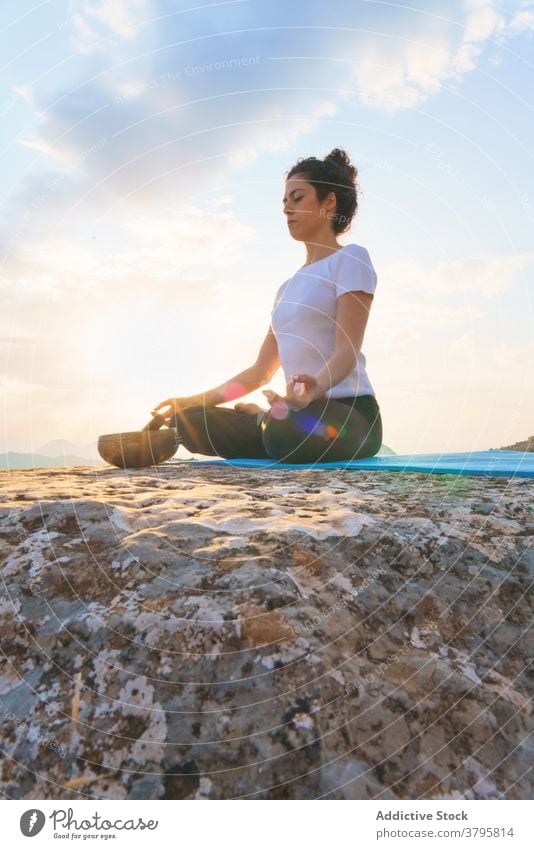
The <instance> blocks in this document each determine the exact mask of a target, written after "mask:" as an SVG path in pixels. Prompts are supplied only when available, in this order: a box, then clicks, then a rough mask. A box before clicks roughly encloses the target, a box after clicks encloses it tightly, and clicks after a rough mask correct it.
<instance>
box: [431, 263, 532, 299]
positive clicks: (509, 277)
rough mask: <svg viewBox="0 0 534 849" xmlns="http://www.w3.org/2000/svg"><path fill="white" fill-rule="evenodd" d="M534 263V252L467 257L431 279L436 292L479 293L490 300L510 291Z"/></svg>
mask: <svg viewBox="0 0 534 849" xmlns="http://www.w3.org/2000/svg"><path fill="white" fill-rule="evenodd" d="M532 262H534V253H532V252H531V253H528V252H527V253H522V254H513V255H509V256H493V257H464V258H462V259H458V260H453V261H452V262H444V263H440V264H439V265H438V266H437V267H436V268H435V269H434V270H433V271H432V274H431V276H430V280H429V284H430V286H431V287H432V288H433V290H434V291H439V292H442V293H444V294H453V293H455V292H477V293H478V294H480V295H484V296H485V297H487V298H490V297H493V296H494V295H498V294H501V293H502V292H505V291H506V290H507V289H509V288H510V286H511V285H512V283H513V282H514V280H515V278H516V275H517V274H519V273H520V272H522V271H524V270H525V269H526V268H527V267H528V266H529V265H530V264H531V263H532Z"/></svg>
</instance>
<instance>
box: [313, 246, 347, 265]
mask: <svg viewBox="0 0 534 849" xmlns="http://www.w3.org/2000/svg"><path fill="white" fill-rule="evenodd" d="M342 247H343V245H338V243H337V242H333V243H332V244H327V245H325V244H318V243H316V242H306V262H305V263H304V265H310V264H311V263H312V262H318V261H319V260H320V259H324V258H325V257H327V256H330V254H333V253H335V252H336V251H338V250H339V249H340V248H342Z"/></svg>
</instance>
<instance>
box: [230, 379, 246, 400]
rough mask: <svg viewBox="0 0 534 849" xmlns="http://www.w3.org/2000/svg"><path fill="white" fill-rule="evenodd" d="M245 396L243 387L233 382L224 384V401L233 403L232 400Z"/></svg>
mask: <svg viewBox="0 0 534 849" xmlns="http://www.w3.org/2000/svg"><path fill="white" fill-rule="evenodd" d="M246 394H247V390H246V387H245V386H243V385H242V384H241V383H238V382H237V381H235V380H231V381H230V382H229V383H227V384H226V388H225V390H224V400H225V401H233V400H234V398H242V397H243V395H246Z"/></svg>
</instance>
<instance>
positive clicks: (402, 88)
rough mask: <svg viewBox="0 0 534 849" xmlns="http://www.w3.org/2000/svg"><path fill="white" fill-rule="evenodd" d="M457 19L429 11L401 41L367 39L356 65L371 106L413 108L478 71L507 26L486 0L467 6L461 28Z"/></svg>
mask: <svg viewBox="0 0 534 849" xmlns="http://www.w3.org/2000/svg"><path fill="white" fill-rule="evenodd" d="M449 7H450V4H449ZM408 17H409V15H408V12H407V18H408ZM453 17H455V12H454V11H448V14H447V10H446V11H444V13H443V14H440V13H439V11H436V14H435V17H433V16H432V14H431V12H430V13H429V14H428V16H427V17H426V18H423V17H422V16H421V17H416V16H414V17H413V18H412V20H411V24H412V25H411V26H410V27H408V26H407V25H406V20H404V19H403V20H401V21H400V23H399V28H398V32H397V33H396V35H397V38H396V39H395V38H394V37H391V36H394V35H395V33H389V34H388V35H389V37H388V38H387V39H386V38H384V39H383V40H380V39H378V38H377V39H370V40H369V41H368V43H367V45H366V46H364V49H363V50H362V51H359V52H358V59H357V62H355V63H354V66H353V72H354V78H355V81H356V84H357V86H358V90H359V92H360V96H361V99H362V101H363V102H364V103H365V105H366V106H369V107H373V108H375V109H380V110H384V111H386V112H396V111H399V110H401V109H411V108H413V107H415V106H417V105H419V104H420V103H423V102H424V101H425V100H428V98H430V97H432V96H434V95H436V94H438V93H439V92H440V91H441V89H442V88H443V86H444V85H446V84H447V83H449V82H460V81H461V80H462V78H463V76H464V75H465V74H467V73H468V72H470V71H473V70H474V69H475V68H476V66H477V62H478V60H479V59H480V57H481V55H482V51H483V50H484V47H485V45H486V43H487V42H489V41H492V40H493V39H495V38H497V37H498V36H499V35H500V33H502V32H503V31H504V29H505V26H506V22H505V20H504V18H503V17H502V15H499V14H498V13H497V12H496V11H495V8H494V7H493V6H492V4H490V3H488V2H486V1H485V0H482V2H475V3H466V4H465V11H464V16H463V18H462V14H461V11H460V12H459V14H458V16H457V21H458V23H459V24H460V26H459V27H458V26H456V25H453V21H452V19H453ZM447 18H450V19H451V20H447ZM454 23H456V21H455V22H454Z"/></svg>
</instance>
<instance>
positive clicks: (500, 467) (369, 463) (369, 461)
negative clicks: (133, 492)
mask: <svg viewBox="0 0 534 849" xmlns="http://www.w3.org/2000/svg"><path fill="white" fill-rule="evenodd" d="M176 464H190V465H195V466H199V465H209V464H211V465H214V466H215V465H218V466H245V467H247V468H254V469H362V470H365V471H367V470H368V471H372V470H373V469H374V470H376V471H383V472H385V471H387V472H432V473H433V474H446V475H497V476H498V477H520V478H533V477H534V453H530V452H528V451H499V450H495V451H466V452H464V453H460V454H403V455H399V454H395V455H392V456H390V455H384V456H375V457H367V458H365V459H363V460H347V461H344V462H343V461H339V462H335V463H279V462H277V461H276V460H249V459H247V458H243V459H235V460H225V459H223V458H222V457H215V458H213V459H210V460H170V461H168V463H164V464H163V465H176Z"/></svg>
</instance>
